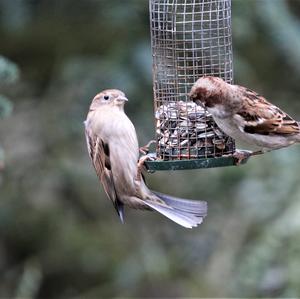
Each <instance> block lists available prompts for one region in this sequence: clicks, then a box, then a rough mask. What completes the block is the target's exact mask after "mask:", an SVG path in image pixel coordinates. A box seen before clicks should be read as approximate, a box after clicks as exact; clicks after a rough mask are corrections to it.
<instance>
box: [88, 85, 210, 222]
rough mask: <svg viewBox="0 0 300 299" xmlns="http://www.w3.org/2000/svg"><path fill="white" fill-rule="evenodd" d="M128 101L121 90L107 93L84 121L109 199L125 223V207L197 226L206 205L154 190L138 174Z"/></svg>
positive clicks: (135, 145) (95, 103) (91, 149)
mask: <svg viewBox="0 0 300 299" xmlns="http://www.w3.org/2000/svg"><path fill="white" fill-rule="evenodd" d="M127 101H128V100H127V98H126V97H125V94H124V93H123V92H121V91H120V90H116V89H111V90H104V91H102V92H100V93H99V94H97V95H96V96H95V97H94V99H93V101H92V103H91V106H90V110H89V113H88V115H87V119H86V121H85V135H86V141H87V147H88V151H89V155H90V157H91V160H92V163H93V166H94V168H95V170H96V173H97V175H98V177H99V180H100V181H101V183H102V185H103V187H104V190H105V192H106V194H107V196H108V197H109V198H110V200H111V201H112V202H113V205H114V207H115V209H116V211H117V213H118V215H119V217H120V219H121V221H122V222H123V217H124V216H123V213H124V205H125V206H128V207H131V208H134V209H145V210H156V211H158V212H159V213H161V214H163V215H165V216H166V217H168V218H169V219H171V220H173V221H174V222H176V223H178V224H180V225H182V226H184V227H187V228H192V227H195V226H197V225H198V224H200V223H202V221H203V218H204V217H205V216H206V214H207V203H206V202H204V201H193V200H186V199H180V198H175V197H172V196H169V195H165V194H161V193H158V192H154V191H151V190H149V189H148V187H147V186H146V184H145V181H144V179H143V177H142V176H141V175H140V174H139V169H138V158H139V147H138V141H137V136H136V132H135V128H134V126H133V124H132V122H131V121H130V120H129V118H128V117H127V116H126V114H125V112H124V104H125V102H127Z"/></svg>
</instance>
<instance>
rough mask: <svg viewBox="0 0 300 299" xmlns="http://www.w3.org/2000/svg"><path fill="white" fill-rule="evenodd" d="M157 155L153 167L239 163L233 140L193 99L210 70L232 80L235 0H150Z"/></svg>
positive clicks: (165, 167) (186, 167)
mask: <svg viewBox="0 0 300 299" xmlns="http://www.w3.org/2000/svg"><path fill="white" fill-rule="evenodd" d="M149 4H150V21H151V44H152V56H153V91H154V109H155V121H156V160H154V161H147V162H145V163H146V166H147V168H148V170H153V171H155V170H179V169H194V168H209V167H220V166H229V165H235V161H234V158H233V156H232V155H233V153H234V152H235V143H234V140H233V139H231V138H230V137H228V136H227V135H225V134H224V133H223V132H222V131H221V130H220V129H219V128H218V127H217V125H216V124H215V123H214V121H213V119H212V117H211V115H209V114H208V113H207V112H206V111H205V110H204V109H203V108H202V107H200V106H197V105H196V104H195V103H193V102H192V101H191V100H190V99H189V95H188V94H189V92H190V90H191V87H192V86H193V84H194V83H195V82H196V81H197V79H199V77H201V76H205V75H210V76H217V77H221V78H223V79H224V80H225V81H227V82H228V83H232V82H233V65H232V64H233V63H232V41H231V0H149Z"/></svg>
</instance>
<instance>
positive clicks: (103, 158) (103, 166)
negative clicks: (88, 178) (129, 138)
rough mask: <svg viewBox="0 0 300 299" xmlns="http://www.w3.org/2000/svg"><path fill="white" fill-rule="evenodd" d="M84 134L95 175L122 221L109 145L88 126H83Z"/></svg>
mask: <svg viewBox="0 0 300 299" xmlns="http://www.w3.org/2000/svg"><path fill="white" fill-rule="evenodd" d="M85 136H86V142H87V147H88V151H89V155H90V158H91V160H92V163H93V166H94V168H95V170H96V173H97V176H98V178H99V180H100V181H101V183H102V185H103V188H104V190H105V192H106V194H107V196H108V197H109V198H110V199H111V201H112V202H113V205H114V207H115V209H116V211H117V213H118V215H119V217H120V219H121V221H122V222H123V204H122V203H121V202H120V200H119V199H118V195H117V192H116V188H115V184H114V179H113V174H112V171H111V163H110V157H109V146H108V144H106V143H104V142H103V140H102V139H101V138H100V137H98V136H96V135H94V134H93V133H92V132H91V130H89V129H88V128H85Z"/></svg>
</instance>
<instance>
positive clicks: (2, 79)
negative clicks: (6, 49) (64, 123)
mask: <svg viewBox="0 0 300 299" xmlns="http://www.w3.org/2000/svg"><path fill="white" fill-rule="evenodd" d="M18 78H19V69H18V67H17V66H16V65H15V64H14V63H13V62H11V61H9V60H8V59H7V58H5V57H3V56H0V86H1V85H2V86H3V85H5V84H12V83H15V82H16V81H17V80H18ZM12 107H13V106H12V103H11V101H9V99H8V98H7V97H5V96H3V95H1V94H0V120H1V118H4V117H7V116H9V115H10V114H11V112H12ZM3 169H4V151H3V150H2V148H1V147H0V172H1V171H2V170H3Z"/></svg>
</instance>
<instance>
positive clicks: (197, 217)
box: [144, 192, 207, 228]
mask: <svg viewBox="0 0 300 299" xmlns="http://www.w3.org/2000/svg"><path fill="white" fill-rule="evenodd" d="M153 193H154V194H155V195H156V196H157V197H158V198H159V199H161V200H162V201H163V202H164V203H165V204H166V205H163V204H160V203H158V202H155V201H151V200H145V201H144V202H145V204H147V205H148V206H149V207H151V208H152V209H154V210H156V211H157V212H159V213H161V214H163V215H164V216H166V217H168V218H169V219H171V220H173V221H174V222H176V223H178V224H179V225H182V226H184V227H186V228H193V227H196V226H198V225H199V224H201V223H202V222H203V219H204V217H205V216H206V215H207V203H206V202H205V201H193V200H187V199H182V198H177V197H173V196H170V195H166V194H162V193H158V192H153Z"/></svg>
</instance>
